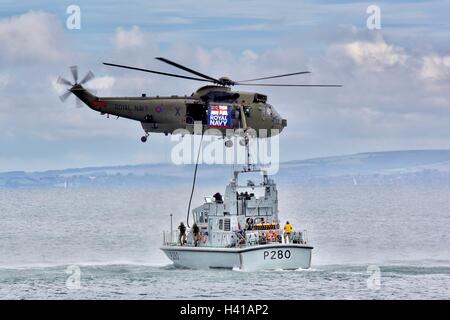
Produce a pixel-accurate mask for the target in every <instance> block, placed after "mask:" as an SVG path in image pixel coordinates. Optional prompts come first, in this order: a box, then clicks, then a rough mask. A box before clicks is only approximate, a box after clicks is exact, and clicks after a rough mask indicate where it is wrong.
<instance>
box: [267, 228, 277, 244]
mask: <svg viewBox="0 0 450 320" xmlns="http://www.w3.org/2000/svg"><path fill="white" fill-rule="evenodd" d="M265 236H266V239H267V240H269V241H275V239H276V234H275V231H273V230H268V231H267V232H266V233H265Z"/></svg>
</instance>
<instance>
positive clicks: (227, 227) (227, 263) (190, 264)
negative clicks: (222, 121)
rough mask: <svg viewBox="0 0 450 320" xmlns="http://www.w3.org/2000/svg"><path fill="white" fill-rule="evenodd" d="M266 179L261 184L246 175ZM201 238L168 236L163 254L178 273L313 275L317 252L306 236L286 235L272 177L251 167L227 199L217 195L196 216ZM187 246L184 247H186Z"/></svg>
mask: <svg viewBox="0 0 450 320" xmlns="http://www.w3.org/2000/svg"><path fill="white" fill-rule="evenodd" d="M255 173H257V174H256V175H257V176H258V178H259V179H261V177H262V179H261V180H262V181H261V182H260V183H258V184H257V183H254V182H253V181H252V180H250V179H248V180H247V181H246V183H244V184H240V180H241V179H240V178H241V176H243V175H252V176H255ZM192 215H193V220H194V224H196V225H197V227H198V231H199V232H198V233H196V234H193V231H192V229H191V230H186V233H187V237H186V241H183V239H180V238H181V237H180V233H179V230H171V231H166V232H164V236H163V246H162V247H161V250H163V251H164V253H165V254H166V255H167V257H169V259H170V260H172V261H173V264H174V265H175V266H176V267H183V268H191V269H234V270H245V271H255V270H274V269H288V270H292V269H308V268H310V266H311V253H312V249H313V247H312V246H311V245H310V244H309V242H308V239H307V233H306V230H302V231H291V232H290V234H283V230H282V229H281V228H280V220H279V218H278V192H277V188H276V184H275V182H274V181H273V179H270V178H269V176H268V175H267V172H266V171H265V170H262V169H257V168H256V167H254V166H252V165H247V166H245V167H244V168H243V169H242V170H240V171H234V175H233V177H232V179H231V181H230V183H229V184H228V185H227V187H226V190H225V194H224V197H222V195H220V194H219V193H216V194H215V195H214V196H213V197H205V201H204V203H203V204H202V205H201V206H199V207H197V208H195V209H193V210H192ZM181 242H183V243H181Z"/></svg>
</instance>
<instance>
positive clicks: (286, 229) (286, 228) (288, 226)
mask: <svg viewBox="0 0 450 320" xmlns="http://www.w3.org/2000/svg"><path fill="white" fill-rule="evenodd" d="M291 231H292V226H291V224H290V223H289V221H286V224H285V225H284V240H285V242H286V243H289V240H290V237H291Z"/></svg>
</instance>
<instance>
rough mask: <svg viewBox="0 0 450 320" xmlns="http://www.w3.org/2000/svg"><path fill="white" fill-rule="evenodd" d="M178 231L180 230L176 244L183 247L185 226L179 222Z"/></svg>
mask: <svg viewBox="0 0 450 320" xmlns="http://www.w3.org/2000/svg"><path fill="white" fill-rule="evenodd" d="M178 230H180V235H179V236H178V242H179V243H180V246H182V245H184V244H185V243H186V226H185V225H184V223H183V222H180V225H179V226H178Z"/></svg>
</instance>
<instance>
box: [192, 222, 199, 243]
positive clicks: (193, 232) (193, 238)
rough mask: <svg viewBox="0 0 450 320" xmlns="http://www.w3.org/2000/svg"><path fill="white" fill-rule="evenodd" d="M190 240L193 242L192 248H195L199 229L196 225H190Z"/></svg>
mask: <svg viewBox="0 0 450 320" xmlns="http://www.w3.org/2000/svg"><path fill="white" fill-rule="evenodd" d="M192 240H193V241H194V246H197V245H198V241H199V240H200V229H199V227H198V226H197V224H196V223H194V224H193V225H192Z"/></svg>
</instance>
